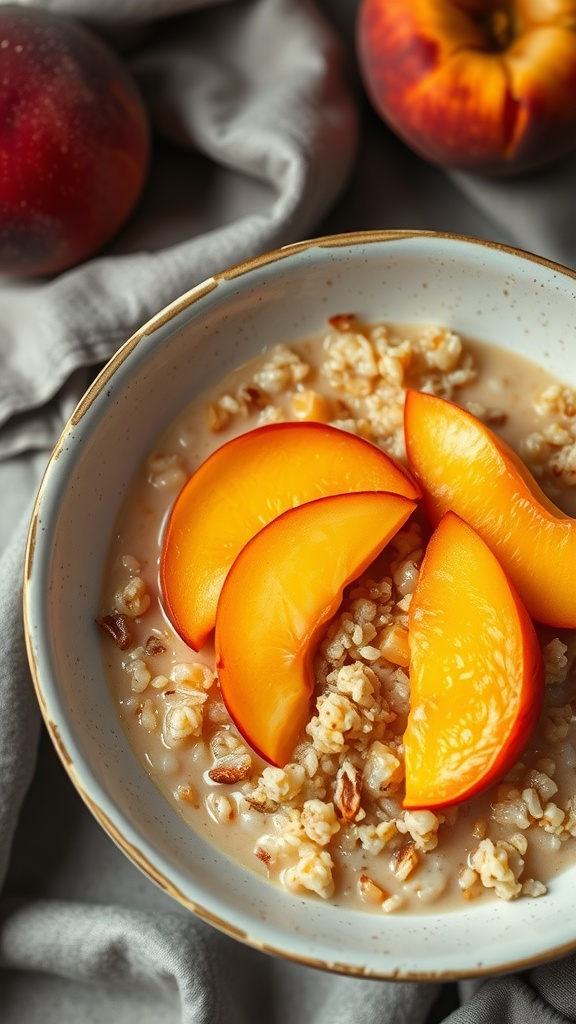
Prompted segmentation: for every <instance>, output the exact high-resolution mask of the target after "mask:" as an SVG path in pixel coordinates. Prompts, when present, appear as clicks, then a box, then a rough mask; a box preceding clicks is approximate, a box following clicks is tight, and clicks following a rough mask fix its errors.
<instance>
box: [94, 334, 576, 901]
mask: <svg viewBox="0 0 576 1024" xmlns="http://www.w3.org/2000/svg"><path fill="white" fill-rule="evenodd" d="M407 387H415V388H419V389H422V390H425V391H429V392H432V393H434V394H438V395H440V396H442V397H446V398H450V399H453V400H454V401H456V402H458V403H459V404H461V405H462V406H464V407H465V408H467V409H469V410H470V411H471V412H473V413H474V414H475V415H476V416H477V417H478V418H480V419H482V420H483V421H484V422H485V423H487V424H488V425H489V426H490V427H491V428H492V429H494V430H495V431H496V432H497V433H498V434H500V436H502V437H503V438H504V439H505V440H506V441H507V442H508V443H509V444H511V445H512V446H513V447H514V448H515V450H516V451H517V452H518V453H519V454H520V455H521V457H522V458H523V459H524V461H525V462H526V464H527V465H528V466H529V468H530V470H531V471H532V473H533V474H534V476H535V477H536V478H537V479H538V482H539V483H540V485H541V486H542V488H543V489H544V490H545V491H546V493H547V494H548V495H549V497H550V498H551V499H552V501H554V502H555V503H556V504H557V505H558V506H559V507H561V508H562V509H563V510H564V511H565V512H566V513H567V514H569V515H572V516H576V393H575V392H574V391H573V390H571V389H570V388H568V387H564V386H562V385H561V384H559V383H558V382H557V381H555V380H553V379H551V378H550V377H549V375H547V374H546V373H545V372H544V371H543V370H542V369H540V368H539V367H537V366H535V365H534V364H532V363H530V362H528V361H526V360H522V359H520V358H519V357H515V356H512V355H510V354H509V353H506V352H504V351H503V350H498V349H495V348H493V347H491V346H486V345H483V344H480V343H477V342H472V341H468V340H466V341H463V340H462V339H460V338H459V337H458V336H457V335H456V334H454V333H452V332H451V331H449V330H447V329H445V328H437V327H426V328H423V327H417V326H406V325H386V326H385V325H383V324H377V325H366V324H362V323H361V322H359V321H357V320H355V319H354V318H353V317H350V316H337V317H333V318H332V319H331V321H330V322H329V324H328V327H327V330H326V332H325V334H324V335H323V336H322V337H319V338H315V339H311V340H310V341H307V342H298V343H297V344H294V345H289V346H288V345H281V346H277V347H275V348H273V349H272V350H270V351H269V352H267V353H265V354H263V355H262V356H261V357H260V358H259V359H258V360H256V361H254V362H253V363H251V364H249V365H246V366H244V367H241V368H240V369H238V370H236V371H234V372H233V373H232V374H230V375H229V377H227V378H226V379H225V380H224V381H222V382H221V384H220V386H219V387H218V388H216V389H214V390H213V391H212V392H211V393H209V394H206V395H204V396H203V398H202V400H201V401H197V402H196V403H195V404H194V405H193V406H191V407H190V408H189V409H187V410H186V411H185V412H184V413H183V414H181V415H180V416H179V417H178V419H177V420H176V421H175V422H174V423H173V425H172V426H171V427H170V429H169V430H168V431H167V432H166V433H165V435H164V436H163V437H162V438H161V439H159V441H158V443H157V445H156V446H155V447H154V450H153V451H152V452H151V454H150V456H149V458H148V460H147V461H146V464H145V465H143V466H142V467H141V470H140V472H139V474H138V476H137V478H136V479H135V480H134V483H133V485H132V487H131V490H130V493H129V496H128V498H127V500H126V501H125V503H124V505H123V509H122V512H121V515H120V517H119V520H118V523H117V529H116V531H115V536H114V538H113V542H112V545H111V551H110V558H109V564H108V566H107V570H106V576H105V582H104V590H103V598H102V618H101V620H100V624H101V626H102V634H103V639H102V646H103V652H104V658H105V662H106V666H107V670H108V675H109V679H110V685H111V687H112V691H113V694H114V697H115V700H116V701H117V705H118V709H119V714H120V717H121V720H122V723H123V726H124V728H125V731H126V733H127V735H128V737H129V739H130V742H131V743H132V745H133V747H134V749H135V750H136V752H137V754H138V756H139V758H140V759H141V761H142V763H143V765H144V767H145V769H146V771H147V772H148V773H149V774H150V775H151V777H152V778H153V779H154V781H155V783H156V784H157V785H158V786H159V788H160V789H161V791H162V792H163V793H164V794H165V796H166V798H167V799H168V800H169V801H170V802H171V803H172V804H173V805H174V806H175V807H177V809H178V811H179V812H180V813H181V814H182V815H183V816H184V818H185V819H186V820H187V822H189V824H190V826H191V827H192V828H194V829H196V830H198V831H199V832H201V833H202V834H204V835H205V836H206V837H207V838H209V839H210V840H212V841H213V842H214V843H215V844H217V845H218V846H219V847H221V848H222V849H224V850H227V851H229V853H230V855H231V856H234V857H235V858H237V859H239V860H241V861H242V862H243V863H244V864H245V865H246V866H247V867H248V868H250V869H251V870H252V871H255V872H258V873H260V874H262V875H263V876H265V877H269V878H270V880H271V881H273V882H275V883H277V884H280V885H281V886H283V887H285V888H286V889H287V890H289V891H292V892H297V893H302V894H308V895H311V896H313V897H315V898H323V899H330V900H334V901H337V902H340V903H342V902H351V903H352V904H354V905H358V906H362V907H363V908H365V909H371V910H374V911H384V912H388V913H390V912H400V911H402V910H408V911H417V910H418V911H422V910H425V909H426V908H429V907H433V908H434V909H437V908H439V907H442V908H447V907H456V906H458V905H460V906H463V905H464V901H471V900H475V899H485V898H490V897H491V896H492V895H494V894H495V895H496V896H497V897H500V898H502V899H505V900H508V899H513V898H517V897H522V898H535V897H540V896H545V893H546V891H547V886H548V885H549V884H550V882H551V880H553V878H554V875H555V874H557V873H558V872H559V871H561V870H562V869H563V868H564V867H565V866H567V865H568V864H569V863H571V862H573V861H574V859H575V856H576V843H575V841H574V837H576V693H575V692H574V691H575V689H576V687H575V682H576V680H575V678H574V664H575V657H576V643H575V638H574V636H573V635H572V634H571V633H569V632H568V631H558V630H554V629H551V628H548V627H547V628H543V627H539V638H540V641H541V646H542V649H543V655H544V663H545V668H546V692H545V704H544V711H543V714H542V716H541V720H540V724H539V726H538V729H537V731H536V733H535V735H534V736H533V738H532V741H531V743H530V746H529V748H528V749H527V750H526V752H525V755H524V756H523V758H522V761H521V763H519V764H518V765H516V766H515V768H514V769H513V770H512V771H511V772H510V774H509V775H508V776H507V778H506V779H504V780H502V781H501V783H500V784H498V785H497V786H494V787H492V788H491V789H489V790H488V791H486V792H484V793H481V794H480V795H478V796H476V797H474V798H473V799H471V800H468V801H466V802H464V803H462V804H460V805H456V806H455V807H450V808H446V809H444V810H442V811H441V812H433V811H431V810H416V811H408V810H405V809H403V807H402V797H403V779H404V765H403V750H402V735H403V732H404V729H405V725H406V718H407V713H408V710H409V701H410V682H409V668H410V666H409V660H410V659H409V648H408V642H407V624H408V609H409V605H410V599H411V595H412V592H413V590H414V587H415V584H416V580H417V578H418V571H419V566H420V563H421V560H422V557H423V553H424V547H425V538H424V537H423V534H422V529H421V526H420V524H419V521H418V518H417V517H413V519H411V520H409V522H408V524H407V525H406V526H404V527H403V528H402V529H401V530H400V532H399V533H397V534H396V536H395V537H394V539H393V540H392V542H391V543H390V544H389V546H388V548H387V550H386V552H385V556H384V559H383V560H379V562H378V572H377V573H376V572H370V573H369V574H368V575H366V576H364V577H362V578H360V579H359V580H358V581H356V582H355V583H354V584H352V585H351V586H350V587H349V588H348V589H347V591H346V593H345V597H344V601H343V603H342V606H341V608H340V610H339V612H338V613H337V615H336V616H335V618H334V619H333V620H332V622H331V623H330V624H329V626H328V627H327V629H326V631H325V635H324V637H323V639H322V640H321V642H320V645H319V647H318V649H317V654H316V658H315V678H316V689H315V692H314V696H313V700H312V705H311V710H310V721H309V723H308V725H307V727H306V730H305V732H304V733H303V734H302V736H301V739H300V742H299V743H298V744H297V746H296V748H295V750H294V753H293V757H292V760H291V761H290V762H289V763H288V764H287V765H286V766H285V767H284V768H276V767H273V766H271V765H267V764H266V763H265V762H264V761H262V760H261V759H260V758H259V757H258V756H257V755H256V754H255V753H254V751H253V750H251V749H250V747H249V746H248V745H247V743H246V742H245V741H244V740H243V738H242V737H241V736H240V734H239V733H238V731H237V730H236V728H235V726H234V725H233V723H232V722H231V720H230V718H229V716H228V713H227V710H226V707H225V706H224V703H223V701H222V698H221V695H220V692H219V687H218V680H217V677H216V672H215V668H214V648H213V644H212V641H211V640H209V641H208V642H207V643H206V645H205V646H204V648H203V649H202V650H201V651H200V653H198V654H197V653H196V652H194V651H193V650H191V648H190V647H188V646H187V645H186V644H185V643H184V642H183V641H182V640H181V639H180V638H179V637H178V636H177V635H176V633H175V631H174V630H173V628H172V627H171V625H170V622H169V621H168V619H167V617H166V615H165V614H164V611H163V608H162V602H161V599H160V593H159V582H158V564H159V557H160V551H161V544H162V536H163V529H164V525H165V523H166V519H167V516H168V514H169V512H170V509H171V506H172V504H173V502H174V499H175V497H176V496H177V494H178V493H179V491H180V489H181V487H182V486H183V484H184V483H185V482H186V480H187V479H188V477H189V476H190V474H191V473H192V472H193V471H194V470H195V469H196V468H197V467H198V466H199V465H200V463H202V462H203V460H204V459H205V458H206V457H207V456H208V455H209V454H210V453H211V452H212V451H214V450H215V449H216V448H217V447H218V446H219V445H221V444H222V443H223V442H224V441H226V440H228V439H230V438H231V437H233V436H235V435H237V434H239V433H241V432H243V431H246V430H248V429H252V428H254V427H256V426H259V425H263V424H265V423H271V422H277V421H282V420H287V419H289V420H298V419H300V420H320V421H322V422H327V423H330V424H333V425H336V426H337V427H339V428H341V429H343V430H347V431H351V432H354V433H357V434H359V435H360V436H363V437H365V438H367V439H368V440H370V441H372V442H374V443H376V444H378V445H379V446H380V447H382V448H383V449H384V450H385V451H387V452H388V453H389V454H391V455H392V456H394V457H395V458H397V459H398V460H399V461H403V460H404V458H405V452H404V434H403V403H404V395H405V390H406V388H407ZM191 571H193V568H192V569H191Z"/></svg>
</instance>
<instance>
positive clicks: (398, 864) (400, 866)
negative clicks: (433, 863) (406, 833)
mask: <svg viewBox="0 0 576 1024" xmlns="http://www.w3.org/2000/svg"><path fill="white" fill-rule="evenodd" d="M417 865H418V854H417V852H416V844H415V843H414V842H412V841H410V842H408V843H404V846H401V847H400V849H399V850H396V851H395V852H394V853H393V854H392V861H391V865H390V866H391V868H392V871H393V872H394V874H395V875H396V878H399V879H400V881H401V882H404V881H405V880H406V879H407V878H408V876H409V875H411V874H412V872H413V871H414V868H415V867H417Z"/></svg>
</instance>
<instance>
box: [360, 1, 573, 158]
mask: <svg viewBox="0 0 576 1024" xmlns="http://www.w3.org/2000/svg"><path fill="white" fill-rule="evenodd" d="M357 51H358V60H359V65H360V72H361V75H362V78H363V81H364V84H365V86H366V90H367V93H368V95H369V97H370V99H371V100H372V103H373V105H374V107H375V109H376V110H377V112H378V113H379V114H380V116H381V117H382V118H383V120H384V121H386V122H387V124H388V125H389V126H390V127H391V128H392V129H393V130H394V131H395V132H396V134H397V135H398V136H399V137H400V138H401V139H403V140H404V142H406V143H407V145H408V146H410V147H411V148H412V149H414V150H415V151H416V152H417V153H418V154H420V155H421V156H423V157H424V158H426V159H428V160H430V161H432V162H433V163H436V164H440V165H445V166H449V167H456V168H462V169H465V170H470V171H476V172H478V173H486V174H510V173H518V172H523V171H528V170H533V169H534V168H537V167H541V166H543V165H544V164H547V163H550V162H552V161H553V160H556V159H558V158H559V157H561V156H563V155H564V154H566V153H568V152H569V151H570V150H572V149H574V148H576V0H498V2H496V0H362V3H361V6H360V8H359V12H358V21H357Z"/></svg>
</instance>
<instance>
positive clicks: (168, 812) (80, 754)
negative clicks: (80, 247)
mask: <svg viewBox="0 0 576 1024" xmlns="http://www.w3.org/2000/svg"><path fill="white" fill-rule="evenodd" d="M575 295H576V280H575V279H574V277H573V276H572V274H571V273H569V272H568V271H564V270H563V269H562V268H558V267H555V266H553V265H550V264H548V263H546V262H544V261H540V260H537V259H535V258H532V257H529V256H527V255H525V254H520V253H517V252H514V251H511V250H508V249H505V248H502V247H498V246H494V245H488V244H486V243H482V242H479V241H473V240H467V239H459V238H453V237H448V236H439V235H434V234H427V233H412V232H406V233H381V234H368V235H366V234H364V235H360V236H347V237H338V238H332V239H324V240H316V241H313V242H310V243H303V244H301V245H296V246H291V247H288V248H287V249H284V250H280V251H279V252H276V253H273V254H270V255H269V256H267V257H264V258H263V259H262V260H259V261H254V262H253V263H251V264H248V265H245V266H244V267H242V268H239V269H237V270H234V271H231V272H229V273H227V274H223V275H221V276H219V277H218V278H216V279H214V280H212V281H210V282H206V283H205V284H204V285H202V286H200V287H199V288H197V289H194V290H193V291H192V292H191V293H189V294H188V295H187V296H184V297H183V298H182V299H181V300H179V301H178V302H177V303H174V304H173V306H172V307H170V308H169V309H168V310H167V311H163V312H162V314H160V315H159V316H158V317H156V318H155V319H154V320H153V321H151V322H150V323H149V324H148V325H146V327H145V328H143V330H142V331H141V332H140V333H139V334H138V335H137V336H136V337H135V338H134V339H131V341H130V342H128V343H127V345H126V346H124V348H123V349H122V350H120V353H119V354H118V355H117V356H116V357H115V359H114V360H113V361H112V363H111V364H110V365H109V367H107V368H106V370H105V371H104V372H103V374H102V375H101V376H100V378H99V379H98V380H97V381H96V382H95V384H94V385H93V387H92V388H91V390H90V391H89V393H88V395H87V396H86V398H85V400H84V401H83V403H82V404H81V406H80V407H79V409H78V410H77V412H76V413H75V415H74V417H73V418H72V420H71V421H70V423H69V424H68V425H67V427H66V429H65V431H64V434H63V436H62V438H61V441H60V443H59V445H58V447H57V449H56V452H55V453H54V456H53V457H52V460H51V462H50V465H49V468H48V471H47V474H46V476H45V479H44V481H43V484H42V487H41V490H40V494H39V497H38V501H37V506H36V511H35V517H34V521H33V529H32V534H31V542H30V546H29V557H28V579H27V583H26V587H25V620H26V630H27V642H28V649H29V657H30V662H31V667H32V671H33V676H34V679H35V684H36V688H37V692H38V696H39V699H40V703H41V706H42V709H43V713H44V716H45V719H46V722H47V724H48V727H49V729H50V732H51V734H52V736H53V739H54V740H55V742H56V745H57V747H58V749H59V751H60V754H61V756H62V759H63V761H64V763H65V765H66V767H67V769H68V771H69V773H70V776H71V778H72V779H73V781H74V783H75V785H76V786H77V787H78V789H79V791H80V793H81V794H82V796H83V797H84V799H85V800H86V802H87V803H88V805H89V806H90V807H91V809H92V810H93V811H94V813H95V814H96V816H97V817H98V818H99V820H100V821H101V822H102V824H103V825H104V827H105V828H106V829H107V831H108V832H109V833H110V835H111V836H112V838H114V839H115V840H116V841H117V842H118V843H119V844H120V846H121V847H122V848H123V849H124V850H125V852H126V853H127V854H128V856H130V857H131V858H132V859H133V861H134V862H135V863H136V864H137V865H138V866H139V867H140V868H141V869H142V870H143V871H144V872H145V873H146V874H147V875H148V876H149V877H151V878H152V879H154V880H155V881H156V882H158V883H159V884H160V885H162V886H163V887H164V888H166V889H167V890H168V891H169V892H171V893H172V894H173V895H174V896H175V897H176V898H177V899H179V900H180V901H181V902H183V903H184V904H185V905H187V906H190V907H191V908H192V909H194V910H196V912H198V913H199V914H201V915H202V916H203V917H205V918H206V919H207V920H209V921H211V922H212V923H214V924H216V925H217V926H218V927H221V928H223V929H224V930H226V931H228V932H229V933H230V934H232V935H235V936H237V937H239V938H242V939H244V940H245V941H248V942H250V943H251V944H253V945H256V946H259V947H261V948H264V949H268V950H270V951H275V952H279V953H281V954H283V955H287V956H289V957H291V958H296V959H298V960H301V961H303V962H307V963H312V964H315V965H318V966H322V967H328V968H330V969H334V970H339V971H349V972H351V973H365V974H369V975H377V976H381V977H402V978H414V977H423V978H434V979H437V978H443V977H456V976H469V975H472V974H476V973H483V972H488V971H494V970H511V969H512V968H513V967H515V966H517V965H524V964H527V963H532V962H535V961H536V960H538V959H541V958H542V957H547V956H552V955H558V954H559V953H560V952H562V951H564V950H566V949H568V948H571V946H572V945H573V944H574V943H575V942H576V928H575V927H574V924H573V922H574V920H576V885H574V881H575V879H576V867H575V868H574V869H570V870H568V871H566V872H564V873H563V874H561V875H560V876H559V877H558V878H557V879H556V881H555V882H554V883H553V885H552V886H551V887H550V891H549V893H548V895H547V897H546V898H545V899H542V900H540V901H538V900H525V901H522V900H521V901H518V902H517V903H513V904H504V903H502V902H500V901H494V902H492V901H487V902H486V903H484V904H483V905H481V906H480V905H478V906H472V907H467V906H465V907H464V908H463V909H462V910H458V911H455V912H453V913H442V914H437V913H434V912H433V911H429V912H427V913H423V914H422V915H399V916H396V917H394V916H391V917H387V916H378V915H370V916H368V915H367V914H366V913H360V912H355V911H350V910H343V909H341V908H337V907H333V906H330V905H324V904H323V903H320V902H318V901H314V900H302V899H299V898H297V897H294V896H291V895H289V894H287V893H285V892H282V891H280V890H279V889H277V888H275V887H273V886H271V885H269V884H266V883H264V882H263V881H262V880H260V879H259V878H258V877H257V876H256V875H254V876H253V875H251V874H250V873H248V872H246V871H245V870H244V869H243V868H241V867H240V866H239V865H237V864H236V862H235V861H234V860H233V859H229V858H228V857H227V856H226V855H225V854H224V853H222V852H221V851H218V850H216V849H215V848H214V847H213V846H211V845H210V844H209V843H208V842H206V841H205V840H204V839H203V837H202V836H201V835H199V834H196V833H194V832H193V831H191V830H190V829H189V827H188V826H187V825H185V824H184V822H183V820H182V819H181V818H180V817H179V816H178V814H177V813H176V812H175V811H174V810H173V809H172V808H171V807H170V806H169V805H168V804H167V803H166V801H165V800H164V798H163V797H162V796H161V795H160V793H159V792H158V790H157V789H156V788H155V786H154V785H153V783H152V782H151V781H150V779H149V778H148V776H147V775H146V773H145V771H144V769H143V768H142V767H141V766H140V764H139V762H138V761H137V759H136V756H135V754H134V753H133V751H132V749H131V748H130V746H129V744H128V742H127V740H126V739H125V737H124V733H123V731H122V728H121V726H120V723H119V720H118V718H117V715H116V712H115V709H114V706H113V702H112V699H111V695H110V693H109V690H108V686H107V683H106V679H105V677H104V673H103V669H102V664H101V655H100V647H99V638H98V636H97V630H96V628H95V626H94V621H95V619H96V617H97V615H98V614H99V600H100V588H101V582H102V572H103V567H104V564H105V559H106V551H107V547H108V543H109V539H110V535H111V531H112V528H113V523H114V520H115V517H116V515H117V512H118V509H119V506H120V503H121V501H122V498H123V496H124V494H125V491H126V488H127V485H128V483H129V481H130V478H131V476H132V473H133V472H134V470H135V469H136V467H137V466H138V464H139V463H140V462H141V460H142V459H143V458H144V457H145V455H146V454H147V452H148V450H149V448H150V447H151V445H152V443H153V441H154V439H155V438H156V437H157V436H158V434H159V433H160V432H161V431H162V430H163V429H164V428H165V426H167V424H168V423H169V422H170V421H171V420H172V419H173V418H174V416H176V415H177V413H178V412H179V411H180V410H181V409H182V408H183V407H184V406H185V405H186V404H187V403H188V402H189V401H190V400H191V399H192V398H193V397H194V396H195V395H197V394H198V393H199V392H201V391H202V390H203V389H204V388H205V387H206V386H207V385H209V384H211V383H213V382H215V381H217V380H218V379H219V378H220V377H221V376H222V375H223V373H225V372H226V371H227V370H229V369H232V367H234V366H236V365H238V364H240V363H242V362H244V361H246V360H247V359H249V358H250V357H252V356H253V355H256V354H257V353H259V352H261V351H262V349H263V348H265V347H267V346H270V345H273V344H276V343H278V342H288V343H289V342H290V341H292V340H294V339H297V338H304V337H306V336H309V335H310V334H311V333H316V332H318V331H319V330H321V329H322V327H323V326H324V324H325V321H326V318H327V317H328V316H330V315H333V314H335V313H342V312H355V313H357V314H359V315H360V316H362V317H364V318H366V319H368V320H370V319H373V320H391V321H422V322H436V323H442V324H446V325H448V326H450V327H452V328H453V329H454V330H456V331H459V332H461V333H462V334H465V335H469V336H472V337H475V338H480V339H483V340H485V341H488V342H494V343H497V344H499V345H501V346H504V347H507V348H510V349H511V350H513V351H517V352H520V353H523V354H525V355H527V356H529V357H531V358H532V359H534V360H536V361H537V362H539V363H540V364H541V365H543V366H544V367H545V368H546V369H548V370H549V371H551V372H552V373H554V374H556V375H558V376H559V377H561V378H562V379H564V380H565V381H566V382H567V383H569V384H572V385H575V384H576V359H574V353H575V352H576V318H575V317H574V300H575Z"/></svg>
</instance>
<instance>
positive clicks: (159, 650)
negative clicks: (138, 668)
mask: <svg viewBox="0 0 576 1024" xmlns="http://www.w3.org/2000/svg"><path fill="white" fill-rule="evenodd" d="M165 652H166V645H165V644H163V643H162V641H161V640H160V638H159V637H157V636H154V635H153V634H151V635H150V636H149V637H148V639H147V641H146V645H145V647H144V653H145V654H146V657H148V658H151V657H153V656H154V655H155V654H164V653H165Z"/></svg>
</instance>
